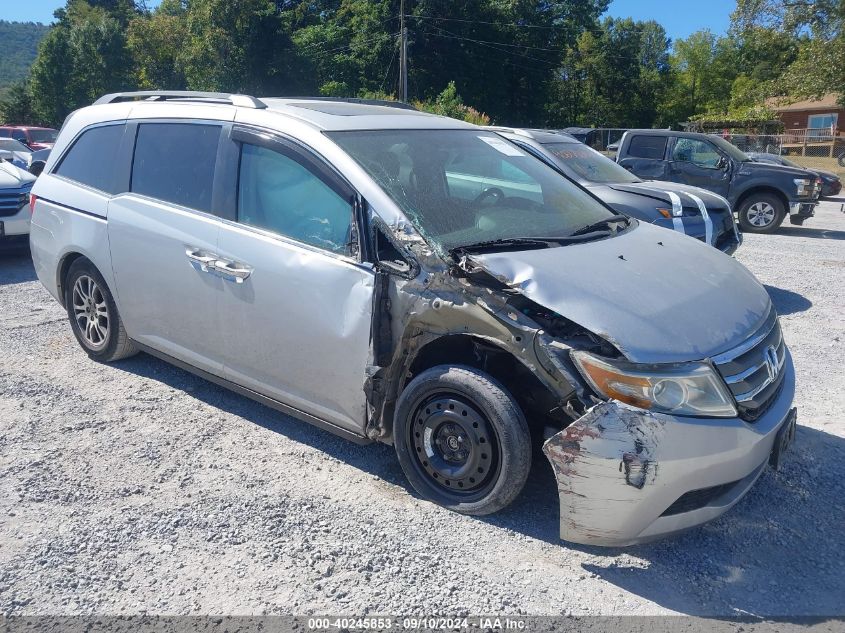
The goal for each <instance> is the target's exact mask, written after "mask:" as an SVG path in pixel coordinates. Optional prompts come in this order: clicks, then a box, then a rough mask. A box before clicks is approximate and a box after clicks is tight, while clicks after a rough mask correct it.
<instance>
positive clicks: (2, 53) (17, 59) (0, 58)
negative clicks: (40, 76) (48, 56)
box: [0, 20, 50, 95]
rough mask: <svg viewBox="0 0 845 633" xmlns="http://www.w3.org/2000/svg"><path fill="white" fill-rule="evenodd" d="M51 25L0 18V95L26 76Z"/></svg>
mask: <svg viewBox="0 0 845 633" xmlns="http://www.w3.org/2000/svg"><path fill="white" fill-rule="evenodd" d="M49 29H50V27H49V26H46V25H44V24H38V23H35V22H8V21H6V20H0V95H2V94H3V93H4V92H5V90H6V89H7V88H8V87H9V85H11V84H12V83H14V82H16V81H19V80H21V79H23V78H24V77H26V75H27V73H28V72H29V67H30V65H31V64H32V62H33V61H34V60H35V55H36V53H37V52H38V43H39V42H40V41H41V38H42V37H44V35H46V34H47V31H48V30H49Z"/></svg>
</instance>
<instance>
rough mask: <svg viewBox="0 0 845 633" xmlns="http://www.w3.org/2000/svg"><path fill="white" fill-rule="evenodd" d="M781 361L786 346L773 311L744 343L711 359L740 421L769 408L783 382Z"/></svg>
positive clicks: (749, 419)
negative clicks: (731, 396)
mask: <svg viewBox="0 0 845 633" xmlns="http://www.w3.org/2000/svg"><path fill="white" fill-rule="evenodd" d="M785 361H786V343H784V340H783V334H782V333H781V329H780V323H779V322H778V316H777V312H775V310H774V308H772V310H771V312H769V316H768V317H767V318H766V321H765V322H764V323H763V325H762V327H760V328H759V329H758V330H757V332H755V333H754V334H753V335H752V336H751V337H750V338H749V339H748V340H746V341H745V342H744V343H743V344H741V345H739V346H737V347H735V348H734V349H732V350H730V351H728V352H725V353H724V354H720V355H719V356H716V357H715V358H713V364H714V365H715V366H716V369H718V370H719V373H720V374H721V375H722V378H724V379H725V382H726V383H727V384H728V387H729V388H730V390H731V393H732V394H733V396H734V398H735V399H736V403H737V407H738V409H739V415H740V417H741V418H742V419H744V420H746V421H748V422H753V421H754V420H756V419H757V418H759V417H760V416H761V415H763V414H764V413H765V412H766V410H767V409H768V408H769V406H771V404H772V402H773V401H774V400H775V396H776V395H777V393H778V392H779V390H780V386H781V384H782V383H783V365H784V362H785Z"/></svg>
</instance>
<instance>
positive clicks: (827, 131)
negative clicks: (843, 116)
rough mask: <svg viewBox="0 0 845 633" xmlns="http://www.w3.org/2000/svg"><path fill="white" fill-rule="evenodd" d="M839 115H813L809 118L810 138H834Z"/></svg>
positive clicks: (808, 131)
mask: <svg viewBox="0 0 845 633" xmlns="http://www.w3.org/2000/svg"><path fill="white" fill-rule="evenodd" d="M838 117H839V115H838V113H836V112H832V113H830V114H811V115H810V116H808V117H807V127H808V128H809V130H807V135H808V136H832V135H833V134H834V132H835V130H836V124H837V118H838Z"/></svg>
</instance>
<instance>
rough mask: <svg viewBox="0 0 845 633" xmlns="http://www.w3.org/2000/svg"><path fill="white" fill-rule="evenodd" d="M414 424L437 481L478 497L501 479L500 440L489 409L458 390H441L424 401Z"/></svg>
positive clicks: (425, 463)
mask: <svg viewBox="0 0 845 633" xmlns="http://www.w3.org/2000/svg"><path fill="white" fill-rule="evenodd" d="M413 418H414V423H413V424H412V425H411V426H410V427H409V428H408V432H409V434H410V435H411V437H410V438H409V440H410V443H411V444H412V445H413V447H414V457H415V459H416V463H417V465H418V467H419V468H420V470H421V471H422V472H424V473H425V474H426V475H428V476H429V477H430V478H431V479H432V480H433V483H434V484H435V485H438V486H441V487H442V488H444V489H445V490H447V491H450V492H453V493H457V494H460V493H465V494H466V496H467V497H477V496H479V493H482V494H483V492H484V490H485V488H489V487H490V485H491V484H492V483H493V482H494V481H495V479H496V474H497V473H498V470H499V466H500V464H501V455H500V453H499V446H498V444H499V442H498V438H497V437H496V432H495V431H494V430H493V428H492V427H491V425H490V424H489V422H488V421H487V420H486V419H485V417H484V415H483V414H482V413H481V412H480V411H479V410H478V408H476V407H475V406H474V405H473V404H472V403H470V402H468V401H466V400H465V399H463V398H461V397H460V396H458V395H456V394H455V395H453V394H447V393H441V394H438V395H434V396H431V397H429V398H428V399H426V400H425V401H423V402H421V403H420V404H419V405H418V406H417V408H416V410H415V411H414V414H413Z"/></svg>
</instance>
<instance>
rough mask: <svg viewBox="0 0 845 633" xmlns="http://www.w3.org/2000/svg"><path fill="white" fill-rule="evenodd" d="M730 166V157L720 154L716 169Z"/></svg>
mask: <svg viewBox="0 0 845 633" xmlns="http://www.w3.org/2000/svg"><path fill="white" fill-rule="evenodd" d="M727 167H728V159H727V158H725V157H724V156H719V160H717V161H716V169H727Z"/></svg>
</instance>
